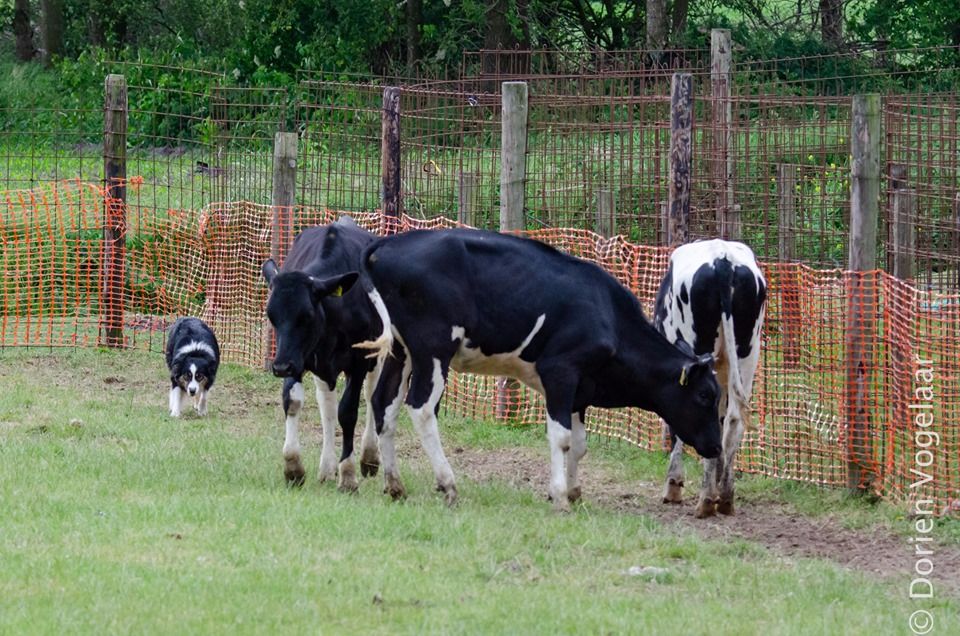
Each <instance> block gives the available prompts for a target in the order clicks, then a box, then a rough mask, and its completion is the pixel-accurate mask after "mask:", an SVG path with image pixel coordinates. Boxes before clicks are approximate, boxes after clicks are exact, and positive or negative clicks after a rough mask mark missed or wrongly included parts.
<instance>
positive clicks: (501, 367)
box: [450, 314, 547, 395]
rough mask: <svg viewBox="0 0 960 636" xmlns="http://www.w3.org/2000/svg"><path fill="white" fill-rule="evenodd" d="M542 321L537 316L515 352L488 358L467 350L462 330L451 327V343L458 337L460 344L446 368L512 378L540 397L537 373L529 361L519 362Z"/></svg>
mask: <svg viewBox="0 0 960 636" xmlns="http://www.w3.org/2000/svg"><path fill="white" fill-rule="evenodd" d="M546 319H547V316H546V314H540V316H539V317H538V318H537V322H536V324H534V326H533V329H532V330H531V331H530V333H528V334H527V336H526V337H525V338H524V339H523V341H522V342H521V343H520V345H519V346H518V347H517V348H516V349H514V350H513V351H507V352H506V353H494V354H492V355H484V354H483V352H482V351H481V350H480V348H479V347H477V348H473V347H470V339H469V338H468V337H467V335H466V330H465V329H464V328H463V327H459V326H454V327H453V329H452V330H451V338H452V339H453V340H456V339H457V338H460V339H461V341H460V348H459V349H458V350H457V352H456V354H454V356H453V359H452V360H451V361H450V366H451V367H453V369H454V370H456V371H460V372H462V373H476V374H480V375H500V376H508V377H511V378H516V379H518V380H520V381H521V382H523V383H524V384H526V385H527V386H529V387H530V388H531V389H533V390H534V391H537V392H538V393H540V394H541V395H542V394H543V393H544V390H543V384H542V383H541V382H540V374H539V373H537V369H536V365H535V364H534V363H533V362H527V361H526V360H523V359H522V358H521V357H520V356H521V354H522V353H523V351H524V349H526V348H527V347H528V346H529V345H530V343H531V342H533V338H534V336H536V335H537V333H538V332H539V331H540V329H542V328H543V323H544V322H545V321H546Z"/></svg>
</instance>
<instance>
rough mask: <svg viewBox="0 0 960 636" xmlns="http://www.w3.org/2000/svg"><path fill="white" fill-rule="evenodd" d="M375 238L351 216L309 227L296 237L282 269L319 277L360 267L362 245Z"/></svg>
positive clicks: (282, 270)
mask: <svg viewBox="0 0 960 636" xmlns="http://www.w3.org/2000/svg"><path fill="white" fill-rule="evenodd" d="M376 238H377V237H376V236H375V235H374V234H371V233H370V232H367V231H366V230H364V229H362V228H360V227H359V226H358V225H357V224H356V223H355V222H354V221H353V220H352V219H349V218H342V219H340V220H338V221H337V222H335V223H331V224H329V225H321V226H315V227H309V228H306V229H304V230H303V231H302V232H300V233H299V234H298V235H297V237H296V239H294V242H293V245H292V246H291V248H290V253H289V254H288V255H287V258H286V260H285V261H284V263H283V267H281V268H280V271H281V272H294V271H300V272H305V273H307V274H310V275H311V276H316V277H318V278H323V277H326V276H332V275H335V274H343V273H346V272H351V271H357V270H358V268H359V264H360V256H361V254H362V252H363V249H364V248H365V247H366V246H367V245H369V244H370V243H372V242H373V241H374V240H376Z"/></svg>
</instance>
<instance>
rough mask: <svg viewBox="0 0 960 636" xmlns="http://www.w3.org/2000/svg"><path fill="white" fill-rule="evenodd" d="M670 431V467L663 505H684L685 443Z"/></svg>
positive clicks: (664, 488)
mask: <svg viewBox="0 0 960 636" xmlns="http://www.w3.org/2000/svg"><path fill="white" fill-rule="evenodd" d="M664 426H666V427H667V429H668V430H670V442H671V448H670V465H669V467H668V468H667V482H666V484H664V487H663V503H674V504H679V503H683V442H682V441H680V438H679V437H677V436H676V434H675V433H674V432H673V430H672V429H670V427H669V425H667V424H664Z"/></svg>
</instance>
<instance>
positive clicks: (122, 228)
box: [100, 75, 127, 347]
mask: <svg viewBox="0 0 960 636" xmlns="http://www.w3.org/2000/svg"><path fill="white" fill-rule="evenodd" d="M103 176H104V195H105V196H104V227H103V287H102V290H101V296H102V300H101V302H102V305H101V309H100V334H101V338H102V340H101V344H104V345H106V346H108V347H122V346H123V311H124V302H123V300H124V299H123V286H124V279H125V277H126V272H125V259H126V242H127V80H126V78H125V77H124V76H123V75H108V76H107V79H106V81H105V83H104V107H103Z"/></svg>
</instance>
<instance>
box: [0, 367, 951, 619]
mask: <svg viewBox="0 0 960 636" xmlns="http://www.w3.org/2000/svg"><path fill="white" fill-rule="evenodd" d="M165 376H166V374H165V369H164V368H163V364H162V359H161V357H160V356H159V355H157V354H149V353H143V352H126V353H114V352H97V351H76V352H72V351H71V352H62V353H55V354H49V353H43V354H37V353H32V352H24V351H12V350H5V351H2V352H0V381H2V383H3V386H4V390H3V392H2V393H0V509H2V510H3V514H2V515H0V537H2V538H3V539H2V541H0V563H3V567H2V568H0V633H177V634H182V633H226V632H230V633H264V632H277V631H279V630H285V631H299V632H309V633H345V632H351V633H391V634H392V633H551V634H552V633H650V634H653V633H682V634H700V633H711V634H748V633H761V632H762V633H765V634H794V633H863V634H874V633H905V629H906V620H907V617H908V616H909V615H910V613H911V612H912V611H913V610H914V609H916V607H915V606H914V604H913V603H911V601H910V600H909V599H908V598H907V594H906V591H905V587H904V586H903V585H902V584H900V583H902V581H900V580H890V579H882V578H876V577H868V576H867V575H865V574H864V573H862V572H857V571H854V570H849V569H844V568H842V567H840V566H838V565H837V564H835V563H832V562H830V561H826V560H816V559H807V558H796V557H789V556H784V555H782V554H777V553H776V552H775V551H772V550H769V549H767V548H765V547H763V546H762V545H759V544H756V543H752V542H750V541H746V540H742V539H736V540H730V539H723V538H722V537H717V538H710V537H705V536H704V535H703V533H701V532H696V531H692V530H690V529H689V527H688V526H683V525H676V524H663V523H661V522H660V521H658V520H656V519H654V518H652V517H649V516H646V515H639V514H625V513H623V512H619V511H616V510H612V509H610V508H608V507H605V506H602V505H599V504H597V503H591V498H590V493H589V491H588V492H586V496H587V498H588V502H587V503H586V504H585V505H583V506H581V507H578V509H577V510H575V512H573V513H571V514H566V515H558V514H555V513H554V512H552V510H551V508H550V505H549V503H548V502H546V501H545V500H544V498H543V497H542V496H541V494H540V491H541V490H543V487H544V486H545V484H538V483H534V484H533V488H532V489H531V488H522V487H517V486H514V485H510V484H508V483H506V481H504V480H501V479H496V478H494V479H489V480H479V481H471V480H469V479H467V478H465V477H464V476H463V475H461V476H460V483H461V503H460V505H459V506H458V507H457V508H456V509H454V510H449V509H447V508H446V507H445V506H444V505H443V504H442V501H441V498H440V497H439V496H437V494H436V493H434V492H433V491H432V476H431V474H430V471H429V469H428V467H427V464H426V463H425V461H424V459H423V454H422V453H420V452H419V450H418V449H417V448H416V445H415V443H413V442H412V441H411V440H410V438H411V436H412V431H411V429H410V426H409V424H408V423H404V424H402V425H401V437H402V438H404V442H403V444H404V445H405V446H406V447H407V451H406V452H405V453H404V454H405V457H402V458H401V471H402V473H403V476H404V479H405V480H406V482H407V486H408V490H409V493H410V496H409V498H408V499H407V500H405V501H403V502H400V503H393V502H391V501H389V500H388V499H387V498H386V497H385V496H384V495H382V494H381V492H380V490H381V481H380V479H379V478H377V479H372V480H369V479H368V480H364V481H363V482H362V484H361V488H360V492H359V493H358V494H357V495H355V496H349V495H344V494H341V493H339V492H337V491H336V489H335V487H333V486H332V485H330V484H324V485H319V484H317V483H316V480H315V479H309V480H308V482H307V485H306V486H305V487H304V488H303V489H302V490H295V489H289V488H287V487H286V486H285V485H284V484H283V481H282V476H281V459H280V447H281V445H282V436H283V431H282V425H281V409H280V406H279V383H278V381H277V380H276V379H274V378H272V377H269V376H267V375H266V374H263V373H261V372H257V371H252V370H249V369H245V368H241V367H237V366H233V365H226V366H225V368H224V369H223V370H222V372H221V375H220V377H219V379H218V385H219V386H218V387H217V390H216V393H215V394H214V395H213V396H212V398H211V416H210V417H209V418H208V419H203V420H201V419H199V418H196V417H189V416H188V417H186V418H184V419H182V420H171V419H170V418H168V417H167V415H166V412H165V410H166V388H167V384H166V382H167V381H166V377H165ZM308 408H309V411H308V413H307V415H306V417H305V420H306V421H307V422H308V423H309V422H315V421H316V417H317V416H316V408H315V406H314V405H313V404H312V400H311V401H310V404H309V407H308ZM442 434H443V436H444V440H445V444H446V445H447V447H448V449H450V448H455V447H460V448H462V449H465V450H466V451H468V452H473V451H476V452H482V451H484V450H485V449H486V450H491V449H503V448H510V449H512V448H521V449H529V451H530V452H531V453H539V454H540V457H541V459H542V462H543V464H544V465H545V464H546V462H547V459H546V444H545V441H544V440H542V439H541V435H540V432H539V431H538V430H535V429H533V428H528V429H512V428H508V427H503V426H496V425H494V424H490V423H483V422H471V421H464V420H458V419H456V418H452V417H445V418H442ZM318 439H319V435H318V434H317V433H316V431H314V430H312V429H311V430H310V431H309V432H308V433H307V434H306V435H305V446H306V453H307V455H306V459H307V463H308V471H309V470H315V468H316V462H317V458H318V455H319V452H318V447H317V445H318ZM590 443H591V449H592V450H591V453H590V455H588V457H587V460H586V465H587V466H590V467H592V470H594V471H600V472H605V473H606V474H608V475H609V476H610V477H611V478H614V479H622V480H624V481H626V480H633V479H638V478H639V479H643V480H650V481H659V480H660V479H661V476H662V474H663V470H664V461H663V458H662V457H661V456H659V455H654V454H643V453H640V452H639V451H635V450H634V449H632V448H630V447H628V446H626V445H617V444H611V443H602V442H599V443H598V440H597V439H596V438H595V437H594V438H591V442H590ZM455 465H456V464H455ZM695 473H696V467H695V465H694V462H692V461H691V464H690V466H689V472H688V475H689V477H688V483H695V482H696V479H695ZM308 474H309V473H308ZM741 492H742V493H744V496H746V497H761V498H768V499H769V500H771V501H773V500H776V501H779V502H781V503H784V504H785V505H789V506H791V507H792V509H795V510H798V511H801V512H798V513H797V514H801V513H802V510H803V509H804V508H806V509H808V510H807V512H809V513H811V514H813V513H816V514H823V507H824V504H827V505H829V506H830V507H832V508H833V510H834V513H835V514H839V515H840V517H841V518H847V517H848V518H849V520H850V525H851V527H862V528H864V527H865V528H867V529H874V528H876V527H880V526H882V525H884V524H885V523H887V522H889V520H891V519H893V518H894V516H895V515H896V511H895V510H892V509H891V510H886V511H878V510H876V509H872V508H868V507H866V506H865V505H864V504H863V502H851V501H849V500H847V499H846V498H843V497H838V496H836V495H832V494H829V493H828V494H825V493H824V492H823V491H819V490H816V489H809V488H804V487H799V486H797V487H792V486H791V487H785V488H783V489H782V490H781V489H779V488H778V487H777V486H775V485H774V482H772V481H771V480H751V479H744V480H743V481H742V484H741ZM817 502H819V503H820V505H819V506H818V505H817ZM942 528H943V531H942V532H943V533H942V534H941V535H940V537H939V539H940V540H941V541H944V542H947V543H951V542H955V540H956V537H955V536H954V535H953V534H951V533H952V532H953V530H954V528H952V526H950V525H945V526H943V527H942ZM938 532H939V530H938ZM632 567H634V568H659V569H648V570H642V571H641V573H640V574H636V575H631V574H630V573H629V572H630V568H632ZM907 575H909V572H905V573H904V576H905V577H906V576H907ZM927 607H929V608H930V609H931V611H932V612H933V613H934V615H935V617H936V618H937V621H938V622H937V627H938V630H940V631H938V632H937V633H945V634H946V633H958V630H960V619H958V610H960V603H958V602H957V600H956V599H954V600H946V599H945V597H943V596H940V597H938V600H936V601H935V602H933V603H932V604H931V605H928V606H927Z"/></svg>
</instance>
